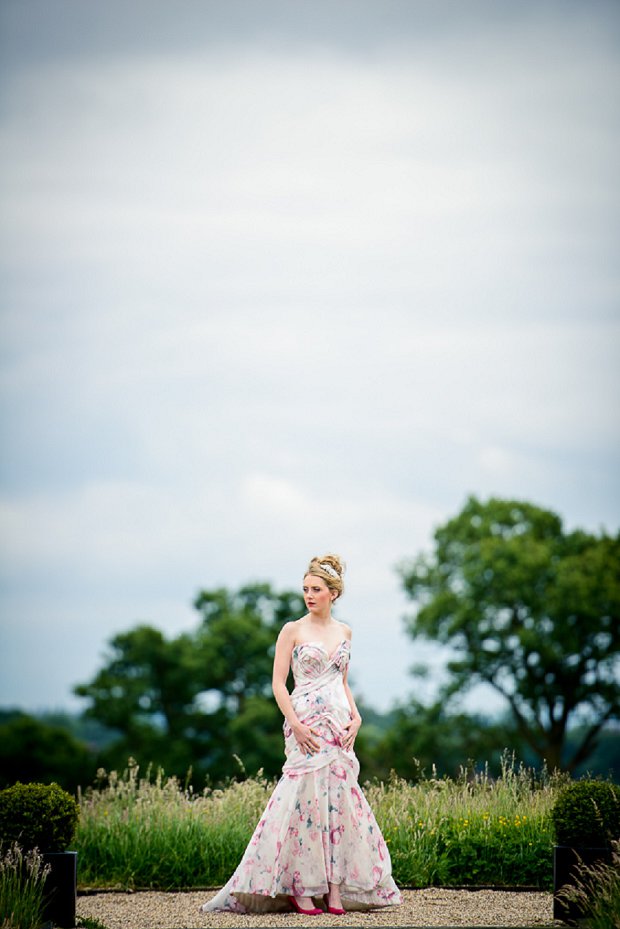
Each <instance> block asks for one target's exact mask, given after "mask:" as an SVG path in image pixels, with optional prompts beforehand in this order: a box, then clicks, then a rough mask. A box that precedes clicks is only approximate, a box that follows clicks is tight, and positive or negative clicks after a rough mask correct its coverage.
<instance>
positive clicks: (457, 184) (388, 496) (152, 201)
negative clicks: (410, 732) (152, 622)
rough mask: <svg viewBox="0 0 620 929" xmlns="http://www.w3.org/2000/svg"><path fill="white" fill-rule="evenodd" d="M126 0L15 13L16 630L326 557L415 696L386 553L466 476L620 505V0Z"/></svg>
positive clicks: (458, 493)
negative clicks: (332, 558)
mask: <svg viewBox="0 0 620 929" xmlns="http://www.w3.org/2000/svg"><path fill="white" fill-rule="evenodd" d="M310 8H311V9H310ZM89 9H90V8H89ZM119 9H120V8H119V6H118V5H116V4H115V3H113V2H110V3H109V4H106V5H105V6H104V7H101V8H97V9H96V10H95V8H94V7H93V8H92V9H90V12H85V10H86V8H84V7H83V5H82V4H73V3H61V4H59V5H58V6H57V7H56V8H55V10H56V11H55V13H54V15H53V16H51V13H50V11H49V6H48V5H47V4H38V3H34V2H32V0H31V2H29V3H28V4H13V5H12V6H10V8H9V5H5V7H4V9H3V15H4V16H5V23H6V24H7V29H6V30H5V33H6V35H7V36H9V37H10V38H11V41H10V42H9V45H10V48H7V54H6V55H5V56H3V62H4V63H3V67H4V68H5V71H4V75H5V80H4V87H5V93H4V98H3V101H2V113H3V119H2V123H1V125H0V136H1V140H2V150H3V157H2V172H3V178H4V192H3V221H2V226H1V227H0V235H1V236H2V242H3V249H2V259H1V266H0V267H1V270H2V275H1V277H2V281H3V283H2V296H3V307H4V309H3V315H2V326H3V344H4V354H3V362H2V368H1V372H0V376H1V378H2V380H1V386H2V397H3V400H2V403H3V415H2V419H3V431H4V443H3V444H4V447H5V448H6V449H7V450H8V451H7V452H6V453H5V455H4V456H3V461H2V465H1V468H2V482H3V494H2V513H3V517H4V518H3V525H4V530H3V547H4V551H5V554H6V559H5V568H4V579H5V590H6V598H5V600H4V601H3V606H2V611H3V615H4V616H5V617H10V616H12V615H14V613H15V612H16V611H18V612H19V613H20V614H21V615H23V616H25V617H28V619H27V622H28V623H29V624H32V626H33V627H36V628H37V629H40V628H41V627H42V626H44V623H43V622H42V619H41V617H42V616H44V615H45V614H46V611H47V609H48V608H49V609H50V610H52V611H54V613H55V616H56V619H57V621H58V622H63V620H62V617H63V616H64V617H65V620H64V621H66V622H67V623H68V624H69V625H71V622H74V621H75V622H76V623H77V622H78V619H76V617H78V616H80V615H84V616H86V617H87V618H86V619H85V620H84V625H85V626H88V627H89V628H93V627H94V626H95V625H96V627H97V629H98V630H99V636H100V640H103V639H104V638H105V636H106V634H107V633H108V632H109V630H111V629H118V628H119V624H120V625H124V624H131V622H133V621H134V618H136V616H137V615H138V614H142V615H143V616H146V615H147V614H149V613H150V615H151V616H152V617H154V618H156V619H157V620H160V619H161V622H162V623H164V625H165V623H166V622H170V623H171V625H172V626H173V627H174V628H178V624H179V623H183V622H186V621H189V620H188V619H187V616H188V608H187V603H188V601H189V599H190V598H191V596H192V595H193V594H194V592H195V590H196V588H197V587H198V586H201V585H205V586H209V585H218V584H228V585H230V586H234V585H236V584H239V583H243V582H245V581H246V580H248V579H250V578H256V579H271V580H273V581H274V583H276V584H277V585H279V586H281V587H289V586H294V584H295V582H296V580H295V579H296V578H298V576H299V573H300V571H301V570H303V567H304V566H305V563H306V561H307V559H308V558H309V557H310V556H311V555H312V554H316V553H318V552H321V551H323V550H327V549H332V548H335V549H336V550H339V551H341V552H342V554H343V555H344V556H345V557H346V558H347V560H348V562H349V566H350V568H349V571H350V573H349V579H348V593H347V600H346V601H343V608H344V607H346V609H347V611H348V610H349V609H350V611H351V612H350V613H348V615H349V616H350V617H352V618H353V619H354V620H355V623H356V630H357V634H356V649H357V652H356V654H357V655H358V656H359V660H360V661H361V668H360V673H359V677H360V680H372V684H371V685H369V686H370V691H369V693H372V694H376V695H378V696H381V697H383V687H382V685H381V683H380V678H379V673H380V675H381V676H382V678H381V679H385V680H390V681H394V692H398V693H402V692H403V691H404V690H405V689H406V686H407V678H406V670H405V669H406V666H408V665H409V664H411V663H412V658H411V655H410V654H408V653H407V648H406V646H405V644H404V641H403V639H402V633H401V631H400V619H399V617H400V615H401V613H402V612H403V611H404V610H405V608H406V604H405V602H404V599H403V596H402V594H401V593H400V591H399V588H398V580H397V578H396V576H395V574H394V570H393V568H394V564H395V563H396V562H397V561H398V560H400V559H401V558H403V557H406V556H408V555H413V554H415V553H416V552H417V551H418V550H420V549H421V548H424V547H428V546H429V544H430V538H431V533H432V530H433V528H434V526H436V525H437V524H438V523H439V522H441V521H442V520H443V519H445V518H447V517H448V516H450V515H452V514H453V513H454V512H456V510H457V509H458V508H459V507H460V506H461V504H462V502H463V500H464V498H465V496H466V494H467V493H468V492H476V493H478V494H480V495H482V496H484V495H486V494H490V493H496V494H501V495H505V496H520V497H523V498H526V499H533V500H535V501H536V502H539V503H541V504H543V505H548V506H550V507H552V508H557V509H559V510H560V511H561V512H562V514H563V515H565V516H566V518H567V520H568V521H569V522H573V523H574V522H581V523H582V524H583V525H585V526H586V527H590V528H598V526H599V525H600V524H606V525H607V526H608V527H610V528H613V527H614V526H615V525H616V524H617V522H618V518H619V514H620V499H619V497H618V490H617V482H616V479H615V474H616V473H617V464H618V461H617V459H618V450H617V448H618V446H617V421H616V416H615V412H614V410H613V409H612V404H611V402H610V398H611V397H612V396H614V395H615V394H616V393H617V388H618V374H617V371H618V370H619V366H618V365H617V357H616V356H617V349H616V346H617V344H618V328H617V322H616V307H617V294H618V280H617V272H616V266H617V258H616V255H615V250H616V246H615V242H616V240H617V234H616V233H617V216H618V195H617V181H616V174H617V170H616V163H617V151H618V129H619V127H618V124H617V121H615V120H614V119H613V117H612V114H613V112H614V111H615V109H614V108H615V102H616V99H617V87H618V86H620V82H619V81H618V77H619V75H618V71H619V68H620V66H619V64H618V59H617V55H616V50H615V48H614V47H613V41H612V40H611V38H610V36H611V35H612V34H613V30H612V29H611V28H610V25H611V23H612V22H614V21H615V19H616V16H617V13H616V11H615V8H612V7H608V6H607V5H605V4H601V5H599V6H597V7H596V10H594V8H593V7H591V6H590V7H589V8H588V11H587V12H583V11H582V10H581V9H580V7H579V6H577V5H572V4H569V7H567V6H566V5H565V4H561V5H555V4H546V5H545V6H544V8H543V7H541V6H540V5H539V4H535V3H525V4H519V5H518V8H517V7H513V6H512V5H508V4H506V5H503V6H502V5H497V4H495V3H492V4H487V3H480V4H479V3H471V4H469V3H468V4H463V5H462V6H461V5H459V10H460V11H461V12H459V15H454V8H453V6H452V5H450V6H444V5H443V4H418V3H416V4H411V3H399V2H394V3H391V4H389V5H388V6H387V7H386V5H385V4H382V3H381V4H374V3H355V4H348V3H346V2H343V3H339V4H337V5H336V6H335V7H334V5H333V4H329V5H327V4H321V3H320V2H319V3H317V4H311V5H306V4H290V3H285V4H279V3H275V4H272V3H265V4H261V5H260V14H258V13H257V9H258V8H257V7H256V5H255V4H252V3H250V4H243V3H242V4H239V3H237V2H234V0H231V2H230V3H226V4H218V3H212V4H208V5H206V6H205V7H203V8H200V11H198V7H196V6H194V5H191V6H186V7H184V9H185V10H186V11H188V10H191V11H193V12H192V13H191V15H188V16H187V17H186V18H184V17H179V16H177V14H176V8H175V15H174V22H172V19H171V14H170V12H169V8H168V6H167V5H166V4H157V3H155V4H149V5H148V11H149V15H148V16H146V18H145V17H144V15H143V14H144V12H145V10H146V9H147V8H146V7H145V6H143V5H142V4H140V3H138V4H136V5H132V6H131V8H123V17H124V18H123V21H124V23H125V25H126V29H125V30H124V32H123V35H122V36H120V35H119V34H118V22H119V19H118V14H119ZM240 10H241V11H242V12H243V16H242V17H241V18H239V17H238V16H237V18H236V19H235V17H234V16H233V12H235V16H236V14H237V13H238V12H239V11H240ZM447 10H450V11H452V13H451V15H450V16H446V15H445V14H446V11H447ZM567 10H569V12H567ZM32 11H36V13H37V16H36V17H34V18H33V19H30V18H29V16H30V12H32ZM205 11H208V13H207V12H205ZM39 14H40V15H39ZM50 17H51V18H52V19H53V22H52V21H51V20H50ZM233 20H235V22H234V23H233ZM35 23H36V28H35V26H34V25H33V24H35ZM188 23H191V24H192V28H191V29H190V28H189V26H188ZM71 26H73V27H74V28H70V27H71ZM190 33H191V34H190ZM52 37H55V38H54V41H52ZM140 37H142V38H140ZM29 590H30V592H29ZM35 594H36V596H35ZM46 597H47V598H48V602H47V603H46V600H45V598H46ZM94 597H97V598H101V601H100V602H101V603H102V602H105V604H106V610H107V611H108V612H107V613H106V612H105V610H103V607H100V608H99V609H98V610H97V611H94V610H93V609H92V608H91V607H92V600H93V598H94ZM140 602H143V603H144V604H145V608H144V613H142V611H141V610H139V609H138V604H139V603H140ZM174 602H176V603H179V604H182V607H179V612H178V613H177V612H176V611H175V609H174V608H173V607H172V606H171V604H172V603H174ZM106 615H107V616H108V620H107V621H106V619H105V616H106ZM166 616H169V617H171V618H170V619H169V620H166V618H165V617H166ZM68 617H70V619H69V618H68ZM88 617H90V618H88ZM172 617H174V618H172ZM378 617H379V618H380V619H378ZM5 622H7V620H6V619H5ZM378 622H380V624H381V633H382V635H383V636H384V637H385V638H384V640H382V641H384V642H385V649H386V657H385V658H382V662H383V663H382V664H381V667H380V669H379V670H378V671H375V670H373V668H374V665H373V664H372V661H373V658H374V659H376V652H377V648H376V639H375V635H376V632H377V624H378ZM360 640H361V642H360ZM93 641H94V639H90V640H89V643H90V644H89V645H88V648H90V649H91V651H90V652H89V654H90V655H91V657H90V659H88V660H89V661H91V664H92V662H94V661H95V658H94V657H93V652H92V642H93ZM364 642H366V643H367V644H366V645H364V644H363V643H364ZM368 643H371V644H370V645H368ZM20 647H21V646H20ZM15 648H16V649H17V645H15ZM9 653H10V648H9V650H7V651H6V654H7V655H8V654H9ZM86 653H87V649H86V646H85V651H84V654H85V655H86ZM373 653H374V655H373ZM390 654H395V655H398V660H399V661H400V662H401V665H400V669H398V668H395V667H391V668H390V667H388V665H389V655H390ZM11 660H12V659H11ZM85 660H86V659H85Z"/></svg>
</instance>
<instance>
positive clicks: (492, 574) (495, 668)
mask: <svg viewBox="0 0 620 929" xmlns="http://www.w3.org/2000/svg"><path fill="white" fill-rule="evenodd" d="M401 574H402V578H403V584H404V587H405V590H406V591H407V593H408V594H409V595H410V596H411V598H412V599H413V600H414V601H415V602H416V605H417V613H416V615H415V616H414V617H413V618H412V619H411V620H410V621H409V631H410V633H411V635H412V636H414V637H415V636H424V637H426V638H429V639H436V640H437V641H439V642H441V643H443V644H445V645H448V646H450V647H451V648H452V649H454V651H455V653H456V657H455V659H454V660H453V661H451V662H450V664H449V665H448V668H449V671H450V674H451V681H450V684H449V686H448V687H447V688H446V690H445V693H444V695H443V696H444V697H445V698H449V697H450V696H451V695H452V694H455V693H458V692H463V691H465V690H466V689H467V688H468V687H471V686H472V685H473V684H474V683H477V682H484V683H486V684H488V685H490V686H491V687H493V688H494V689H495V690H497V691H498V692H499V693H500V694H502V695H503V696H504V697H505V698H506V700H507V704H508V706H509V707H510V711H511V714H512V717H513V719H514V724H515V726H516V728H517V731H518V733H519V735H520V737H521V738H523V739H524V740H525V741H526V742H527V744H528V745H529V746H530V748H531V749H532V751H534V752H535V753H536V754H537V755H538V756H539V757H540V758H542V759H546V761H547V763H548V765H549V767H550V768H552V769H553V768H556V767H558V768H560V767H566V768H567V769H568V770H573V769H574V768H575V767H576V766H577V765H578V764H580V763H582V762H583V761H584V760H585V759H586V758H587V757H588V756H589V754H590V752H591V751H592V749H593V747H594V746H595V744H596V739H597V736H598V734H599V732H600V731H601V729H602V727H603V726H604V725H605V723H606V722H607V720H609V719H612V718H618V716H619V715H620V683H619V675H618V670H619V668H620V537H616V538H611V537H609V536H607V535H601V536H600V537H596V536H593V535H589V534H587V533H584V532H581V531H576V532H571V533H564V532H563V529H562V524H561V521H560V519H559V517H558V516H557V515H556V514H555V513H552V512H550V511H548V510H544V509H541V508H539V507H536V506H534V505H532V504H530V503H525V502H522V501H516V500H499V499H491V500H489V501H488V502H486V503H482V502H480V501H478V500H477V499H476V498H475V497H471V498H470V499H469V500H468V501H467V503H466V505H465V507H464V508H463V510H462V511H461V513H459V514H458V516H456V517H455V518H454V519H451V520H449V521H448V522H447V523H445V524H444V525H443V526H440V527H439V528H438V529H437V531H436V533H435V550H434V553H433V554H432V555H430V556H428V555H421V556H419V557H418V558H417V559H416V560H415V561H414V562H413V563H410V564H407V565H404V566H403V567H402V569H401ZM577 709H579V710H581V711H584V710H587V715H588V718H589V719H591V720H592V722H591V723H590V724H589V725H588V726H587V727H586V729H585V732H584V735H583V738H582V740H581V742H580V743H579V744H578V745H577V746H576V747H575V749H574V751H573V753H572V755H571V756H570V757H566V754H565V752H566V736H567V731H568V726H569V722H570V720H571V718H572V717H573V716H574V714H575V711H576V710H577Z"/></svg>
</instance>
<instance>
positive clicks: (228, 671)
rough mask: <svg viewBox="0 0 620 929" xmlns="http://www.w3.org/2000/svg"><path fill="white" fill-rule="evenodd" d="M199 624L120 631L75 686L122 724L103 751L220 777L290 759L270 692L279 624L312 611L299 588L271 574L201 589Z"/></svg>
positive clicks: (273, 769)
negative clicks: (279, 586)
mask: <svg viewBox="0 0 620 929" xmlns="http://www.w3.org/2000/svg"><path fill="white" fill-rule="evenodd" d="M195 606H196V609H197V610H198V612H199V614H200V622H199V625H198V627H197V629H196V630H195V631H193V632H191V633H184V634H183V635H179V636H177V637H174V638H167V637H166V636H164V634H163V633H162V632H161V631H159V630H157V629H154V628H152V627H151V626H145V625H141V626H137V627H136V628H134V629H132V630H130V631H128V632H124V633H121V634H119V635H117V636H115V637H114V638H113V639H112V640H111V643H110V650H109V653H108V656H107V658H106V663H105V665H104V667H103V668H102V669H101V670H100V671H98V672H97V674H96V675H95V677H94V678H93V680H92V681H90V683H87V684H81V685H79V686H78V687H76V688H75V692H76V693H77V694H78V695H79V696H82V697H85V698H86V699H87V700H88V701H89V706H88V708H87V710H86V714H87V715H88V716H90V717H92V718H94V719H96V720H98V721H99V722H101V723H103V724H104V725H105V726H107V727H109V728H111V729H114V730H115V731H116V732H117V733H118V738H117V740H116V742H114V743H113V744H112V745H111V746H109V747H107V748H106V749H105V750H104V752H103V755H104V758H105V759H107V763H108V764H109V765H113V766H119V765H120V766H123V767H124V765H125V763H126V762H127V758H128V756H129V755H133V756H134V757H135V758H137V759H138V760H139V761H141V762H143V763H149V762H155V763H157V764H161V765H162V766H163V767H164V768H165V769H166V771H167V772H168V773H169V774H177V775H178V776H180V777H184V776H185V774H186V773H187V771H188V770H189V769H190V768H193V769H194V771H195V772H196V773H197V774H201V775H204V774H208V775H209V777H210V778H211V779H213V780H220V779H222V778H225V777H227V776H230V775H232V774H237V773H239V767H238V764H237V762H236V761H235V755H236V756H238V757H239V758H240V759H241V761H242V763H243V765H244V766H245V768H246V769H247V770H248V771H249V772H254V771H256V770H257V769H258V768H259V767H263V768H264V769H265V772H266V773H267V774H276V773H277V772H278V771H279V770H280V768H281V765H282V738H281V731H280V730H281V726H282V719H281V716H280V713H279V710H278V709H277V707H276V706H275V704H274V701H273V697H272V695H271V674H272V661H273V653H274V649H275V641H276V638H277V635H278V632H279V630H280V628H281V626H282V625H283V623H285V622H287V621H288V620H290V619H297V618H299V616H301V615H302V613H303V611H304V605H303V599H302V597H301V595H299V594H296V593H292V592H288V591H285V592H283V593H276V592H275V591H273V590H272V589H271V587H270V586H269V585H268V584H250V585H246V586H244V587H242V588H240V589H239V590H238V591H234V592H233V591H228V590H225V589H218V590H213V591H206V590H203V591H201V593H200V594H199V595H198V597H197V598H196V601H195Z"/></svg>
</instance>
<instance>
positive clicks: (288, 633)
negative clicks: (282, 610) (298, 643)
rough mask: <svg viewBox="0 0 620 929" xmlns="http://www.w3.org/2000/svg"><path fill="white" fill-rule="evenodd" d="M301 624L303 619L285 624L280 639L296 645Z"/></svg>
mask: <svg viewBox="0 0 620 929" xmlns="http://www.w3.org/2000/svg"><path fill="white" fill-rule="evenodd" d="M301 622H302V620H301V619H292V620H290V622H288V623H284V625H283V626H282V628H281V629H280V634H279V636H278V638H280V639H283V640H284V641H285V642H286V641H291V642H293V643H294V642H295V640H296V638H297V634H298V631H299V626H300V623H301Z"/></svg>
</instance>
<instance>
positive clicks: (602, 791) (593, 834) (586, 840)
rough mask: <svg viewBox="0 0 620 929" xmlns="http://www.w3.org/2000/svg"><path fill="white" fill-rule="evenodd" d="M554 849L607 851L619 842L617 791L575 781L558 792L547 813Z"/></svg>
mask: <svg viewBox="0 0 620 929" xmlns="http://www.w3.org/2000/svg"><path fill="white" fill-rule="evenodd" d="M551 818H552V820H553V826H554V830H555V837H556V842H557V844H558V845H569V846H571V847H572V848H599V847H600V848H603V847H605V848H608V847H609V845H610V842H611V840H613V839H619V838H620V787H618V786H617V785H616V784H612V783H610V782H607V781H591V780H584V781H575V782H574V783H573V784H569V785H568V786H567V787H564V788H563V789H562V790H560V792H559V794H558V796H557V798H556V800H555V802H554V804H553V807H552V810H551Z"/></svg>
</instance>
